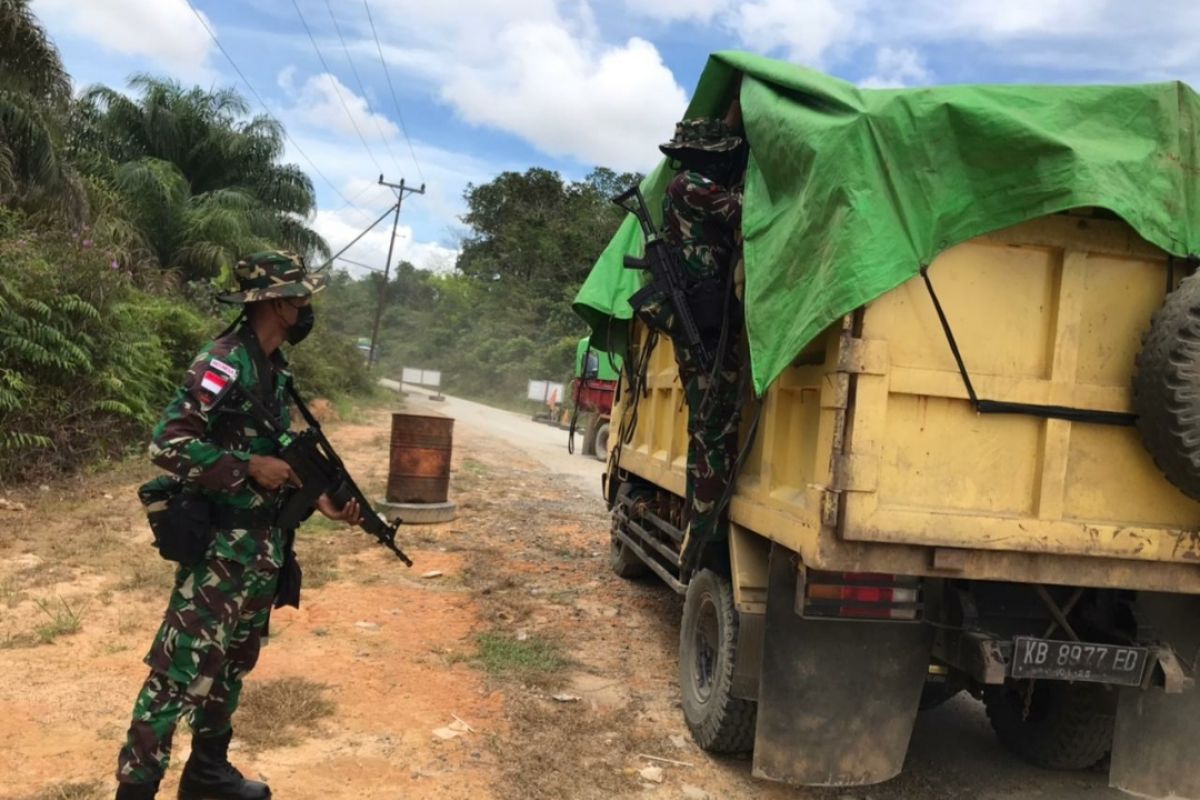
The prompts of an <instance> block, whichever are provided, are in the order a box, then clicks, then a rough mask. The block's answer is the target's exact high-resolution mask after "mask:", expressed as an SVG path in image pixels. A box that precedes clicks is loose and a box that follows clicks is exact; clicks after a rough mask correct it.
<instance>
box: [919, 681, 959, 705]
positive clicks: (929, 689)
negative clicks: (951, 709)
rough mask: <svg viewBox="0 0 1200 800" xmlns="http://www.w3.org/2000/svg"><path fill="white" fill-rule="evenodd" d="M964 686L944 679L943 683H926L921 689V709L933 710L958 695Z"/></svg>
mask: <svg viewBox="0 0 1200 800" xmlns="http://www.w3.org/2000/svg"><path fill="white" fill-rule="evenodd" d="M961 691H962V687H961V686H959V685H958V684H956V683H950V682H949V681H942V682H941V683H926V684H925V686H924V688H922V689H921V704H920V705H919V706H918V708H920V710H921V711H932V710H933V709H935V708H937V707H938V706H941V705H944V704H946V703H948V702H950V701H951V700H953V699H954V698H955V697H958V694H959V692H961Z"/></svg>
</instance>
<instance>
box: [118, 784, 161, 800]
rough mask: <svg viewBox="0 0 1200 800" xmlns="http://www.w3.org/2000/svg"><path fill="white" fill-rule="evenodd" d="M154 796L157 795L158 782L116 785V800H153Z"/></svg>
mask: <svg viewBox="0 0 1200 800" xmlns="http://www.w3.org/2000/svg"><path fill="white" fill-rule="evenodd" d="M156 794H158V781H155V782H154V783H118V784H117V800H154V795H156Z"/></svg>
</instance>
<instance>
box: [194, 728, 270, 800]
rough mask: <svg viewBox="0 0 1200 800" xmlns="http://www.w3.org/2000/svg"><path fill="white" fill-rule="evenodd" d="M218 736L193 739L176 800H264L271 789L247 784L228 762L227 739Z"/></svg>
mask: <svg viewBox="0 0 1200 800" xmlns="http://www.w3.org/2000/svg"><path fill="white" fill-rule="evenodd" d="M232 737H233V731H232V730H231V731H227V732H226V733H224V734H222V735H221V736H193V737H192V755H191V756H190V757H189V758H188V760H187V764H185V765H184V767H183V776H182V777H181V778H180V779H179V800H266V798H268V797H270V796H271V787H269V786H267V785H266V784H265V783H261V782H260V781H248V780H246V779H245V778H243V777H242V773H240V772H238V770H237V767H235V766H233V764H230V763H229V740H230V739H231V738H232Z"/></svg>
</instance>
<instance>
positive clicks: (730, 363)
mask: <svg viewBox="0 0 1200 800" xmlns="http://www.w3.org/2000/svg"><path fill="white" fill-rule="evenodd" d="M730 338H731V341H730V342H729V343H728V345H727V346H726V348H725V353H724V357H723V358H722V360H721V365H720V369H718V370H717V371H716V374H715V375H710V374H709V372H707V371H705V370H704V369H703V368H702V367H701V365H700V363H699V361H698V359H697V358H696V356H695V354H694V353H692V352H691V351H689V350H687V349H686V348H679V347H677V348H676V350H675V361H676V363H677V364H678V366H679V377H680V380H681V381H682V382H683V392H684V396H685V397H686V398H687V404H688V426H687V430H688V453H687V520H688V523H687V532H686V535H685V536H684V540H683V551H682V562H683V565H684V573H685V574H687V573H688V572H690V571H691V569H692V567H694V566H695V562H696V560H697V559H698V558H699V555H700V551H701V549H702V548H703V547H704V546H705V545H707V544H708V543H709V542H713V541H717V540H719V539H722V538H724V537H725V535H726V533H727V532H726V529H725V528H726V526H725V522H724V520H725V517H724V515H723V513H722V512H721V511H720V510H719V509H718V504H719V503H720V501H721V498H722V496H723V495H724V494H725V489H726V487H727V486H728V485H729V481H730V480H732V478H733V468H734V465H735V463H736V461H737V454H738V423H739V421H740V420H741V400H742V398H741V396H740V394H739V389H740V380H741V370H742V356H741V342H740V338H741V337H740V335H734V336H731V337H730ZM712 349H713V350H715V349H716V348H715V346H714V347H713V348H712ZM710 382H711V385H710Z"/></svg>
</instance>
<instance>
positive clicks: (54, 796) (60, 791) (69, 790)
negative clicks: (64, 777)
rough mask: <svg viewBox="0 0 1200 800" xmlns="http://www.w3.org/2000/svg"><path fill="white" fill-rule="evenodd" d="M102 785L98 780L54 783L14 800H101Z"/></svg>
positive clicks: (102, 796)
mask: <svg viewBox="0 0 1200 800" xmlns="http://www.w3.org/2000/svg"><path fill="white" fill-rule="evenodd" d="M106 796H107V795H106V793H105V791H104V785H103V784H101V783H100V782H99V781H91V782H89V783H56V784H54V785H53V786H47V787H45V788H44V789H40V790H38V791H37V792H34V793H33V794H27V795H21V796H20V797H17V798H15V800H101V799H102V798H104V797H106Z"/></svg>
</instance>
